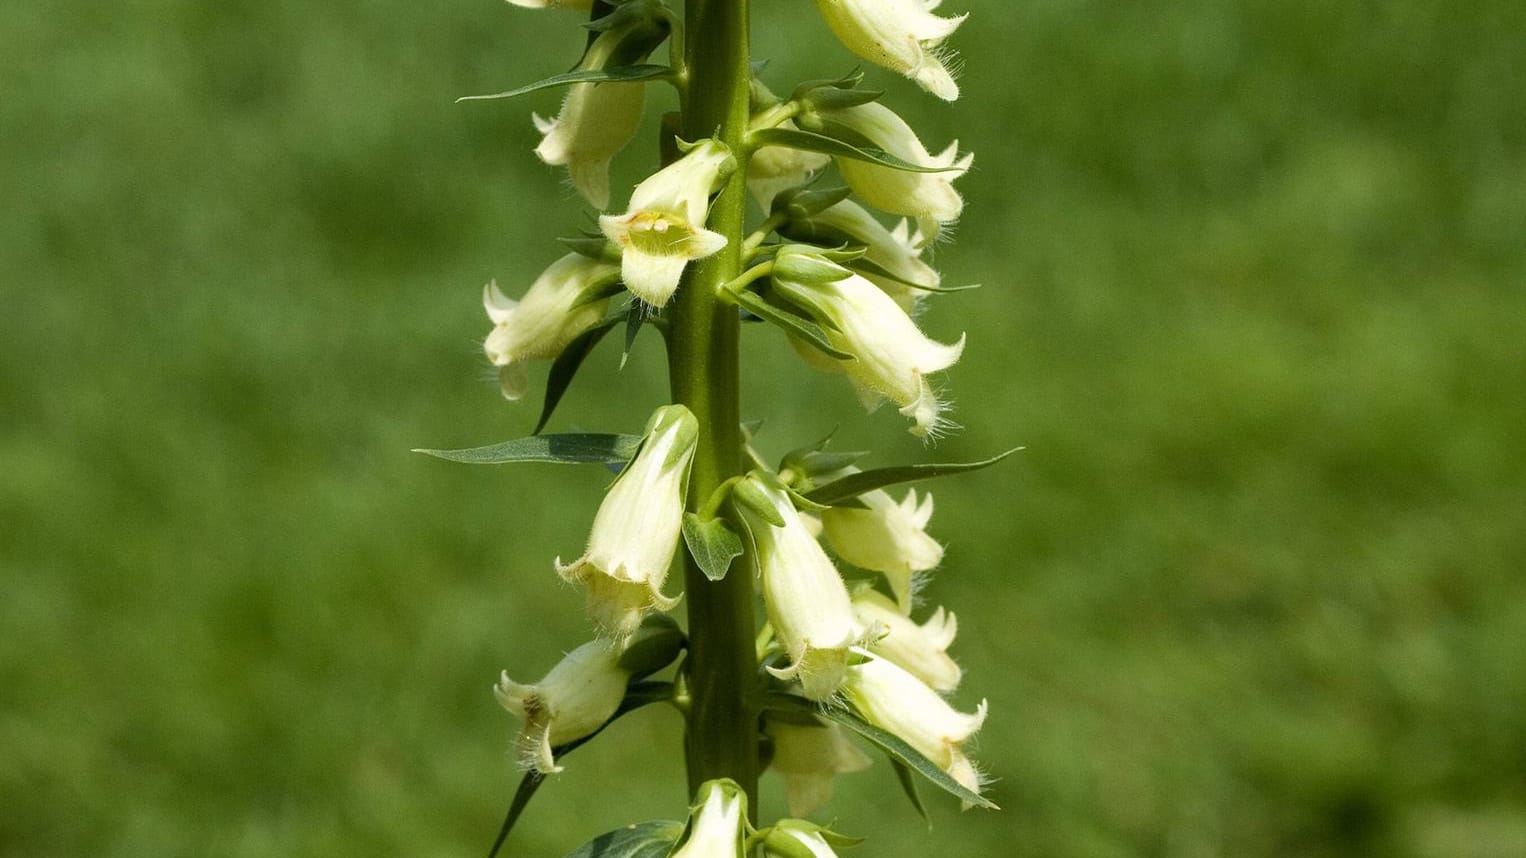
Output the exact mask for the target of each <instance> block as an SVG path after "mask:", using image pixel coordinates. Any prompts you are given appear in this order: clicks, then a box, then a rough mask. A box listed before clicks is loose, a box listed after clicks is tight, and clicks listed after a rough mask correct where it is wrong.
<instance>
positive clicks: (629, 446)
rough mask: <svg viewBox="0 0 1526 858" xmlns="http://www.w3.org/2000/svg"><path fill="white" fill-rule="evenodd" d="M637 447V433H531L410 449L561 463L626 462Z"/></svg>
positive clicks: (456, 458) (441, 455)
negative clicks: (462, 446) (461, 446)
mask: <svg viewBox="0 0 1526 858" xmlns="http://www.w3.org/2000/svg"><path fill="white" fill-rule="evenodd" d="M640 446H641V436H640V435H597V434H583V433H573V434H565V435H531V436H529V437H527V438H515V439H514V440H512V441H504V442H503V443H502V444H491V445H489V446H486V447H472V448H470V449H466V450H414V451H413V452H415V453H424V454H426V455H430V456H434V457H435V458H437V459H447V460H449V461H452V462H465V463H467V464H472V465H501V464H504V463H506V462H561V463H564V464H591V465H613V464H620V463H622V462H628V461H630V458H631V457H632V456H634V455H636V449H637V448H638V447H640Z"/></svg>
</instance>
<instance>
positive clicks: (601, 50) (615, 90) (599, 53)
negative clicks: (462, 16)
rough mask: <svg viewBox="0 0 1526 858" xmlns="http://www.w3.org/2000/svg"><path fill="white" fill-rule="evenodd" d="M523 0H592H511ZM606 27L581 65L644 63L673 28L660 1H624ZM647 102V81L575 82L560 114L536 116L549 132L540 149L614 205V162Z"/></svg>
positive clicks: (598, 199) (583, 1)
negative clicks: (611, 173) (611, 196)
mask: <svg viewBox="0 0 1526 858" xmlns="http://www.w3.org/2000/svg"><path fill="white" fill-rule="evenodd" d="M511 2H516V3H517V4H518V5H523V6H532V5H533V6H536V7H544V6H547V5H550V6H565V7H567V8H581V9H587V8H589V6H590V3H589V2H587V0H571V1H570V2H564V0H549V2H547V0H527V2H522V0H511ZM600 21H601V25H600V29H601V32H600V33H599V35H598V37H597V38H595V39H594V41H593V44H591V45H589V47H588V50H587V52H585V53H584V55H583V60H582V62H580V63H578V67H577V69H576V70H577V71H601V70H604V69H608V68H616V67H620V66H625V65H630V64H632V63H639V62H641V61H642V60H644V59H645V58H646V56H647V55H648V54H650V53H651V52H652V49H653V48H655V47H657V45H658V44H660V43H661V42H662V40H663V38H665V37H666V36H667V34H668V23H667V20H666V19H665V18H664V17H663V16H662V14H661V10H660V9H659V8H658V5H657V4H654V3H650V2H645V0H642V2H634V3H630V2H628V3H623V4H621V5H620V6H619V7H618V8H616V10H615V11H614V12H612V13H610V14H609V15H607V16H605V17H604V18H602V19H600ZM645 105H646V83H645V82H644V81H634V82H621V81H602V82H591V83H575V84H573V85H572V86H570V87H568V88H567V95H566V97H565V98H564V99H563V100H562V109H561V112H559V113H558V114H557V116H556V118H555V119H543V118H541V117H540V116H538V115H537V116H534V117H533V119H534V121H535V128H536V130H537V131H539V132H540V133H541V134H542V135H543V137H542V139H541V142H540V145H539V146H537V147H535V154H536V155H537V156H539V157H540V159H541V160H542V161H544V162H546V163H547V164H550V165H552V166H558V167H559V166H565V167H566V168H567V173H568V176H569V177H570V178H571V180H572V186H573V187H574V188H576V189H577V192H578V193H579V194H581V195H582V196H583V199H585V200H587V201H588V203H589V205H592V206H593V207H594V208H597V209H600V210H602V209H605V208H607V207H608V206H609V162H610V161H611V160H612V159H613V158H614V157H615V155H616V154H618V153H619V152H620V150H621V149H624V148H625V145H626V144H627V143H629V142H630V141H631V138H632V137H635V136H636V132H637V131H638V130H639V129H640V127H641V114H642V111H643V109H644V107H645Z"/></svg>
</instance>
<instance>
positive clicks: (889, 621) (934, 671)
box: [853, 589, 963, 693]
mask: <svg viewBox="0 0 1526 858" xmlns="http://www.w3.org/2000/svg"><path fill="white" fill-rule="evenodd" d="M853 612H854V613H855V614H856V615H857V616H858V619H859V622H860V623H862V624H863V629H864V634H866V635H867V636H868V638H867V639H868V642H867V643H866V644H865V645H864V646H865V647H866V648H867V649H868V650H869V651H870V652H872V653H874V654H875V655H877V656H879V657H881V658H885V659H889V660H890V661H893V662H895V663H896V664H897V665H899V666H900V667H901V668H903V669H904V670H905V671H906V672H907V673H909V674H911V675H912V676H915V677H916V678H918V679H920V680H922V681H923V682H925V683H927V686H928V687H929V688H931V689H932V690H934V691H939V692H943V693H948V692H950V691H953V690H954V689H956V688H958V687H959V679H960V677H961V676H962V675H963V673H962V671H961V670H960V669H959V665H958V663H957V662H955V661H954V660H953V659H952V658H950V657H949V655H948V648H949V645H950V644H952V643H953V642H954V635H955V634H957V633H958V631H959V624H958V622H957V621H956V620H955V619H954V615H953V614H951V613H949V612H947V611H945V610H943V609H942V608H937V609H936V610H934V611H933V614H932V616H931V617H928V619H927V622H925V623H922V624H921V625H918V624H917V623H916V622H915V621H913V620H912V619H911V617H908V616H907V615H905V614H904V613H902V612H901V609H900V608H899V607H898V606H897V605H896V604H895V603H894V602H892V601H890V600H889V599H887V598H885V597H884V596H882V595H880V594H879V593H876V592H875V591H873V590H868V589H865V590H862V591H860V592H858V593H855V594H854V596H853Z"/></svg>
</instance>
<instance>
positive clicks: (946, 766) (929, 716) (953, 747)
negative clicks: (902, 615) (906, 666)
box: [843, 656, 986, 792]
mask: <svg viewBox="0 0 1526 858" xmlns="http://www.w3.org/2000/svg"><path fill="white" fill-rule="evenodd" d="M843 694H844V696H845V697H847V699H848V703H849V704H850V705H852V707H853V708H854V710H856V711H857V712H858V714H859V715H860V716H862V717H863V719H864V720H865V721H868V722H869V723H870V724H873V725H874V726H876V727H879V728H880V729H882V730H887V731H889V732H891V733H894V734H895V735H897V736H899V737H900V738H901V740H902V741H904V742H905V743H906V744H908V745H910V746H911V747H912V748H914V749H915V750H916V751H917V752H918V753H920V754H921V755H922V756H924V757H926V758H928V759H929V760H931V761H932V762H933V764H934V765H936V766H938V768H940V769H943V771H945V772H947V773H948V774H949V776H950V777H952V778H953V779H954V780H956V781H958V782H959V783H960V784H962V785H963V786H964V787H966V788H967V789H969V790H970V791H972V792H980V786H981V783H980V774H979V772H977V771H976V769H975V766H974V764H973V763H971V762H970V760H969V758H968V757H967V756H965V753H964V743H965V742H967V741H968V740H969V739H970V737H971V736H973V735H975V733H976V731H978V730H979V729H980V725H981V724H983V723H984V722H985V720H986V702H985V701H984V700H982V701H981V702H980V706H979V707H978V708H977V709H976V710H975V712H974V713H973V714H969V715H966V714H965V713H963V712H958V711H955V709H954V708H953V707H952V706H949V705H948V703H947V701H945V700H944V699H943V698H942V697H940V696H938V692H936V691H934V690H932V689H931V688H929V687H928V686H927V684H926V683H924V682H923V681H922V680H920V679H918V678H916V677H915V676H912V675H911V674H910V673H907V672H906V671H905V670H903V669H902V668H900V667H898V666H896V664H895V663H894V662H892V661H890V660H889V659H885V658H877V657H874V656H869V657H868V659H867V660H865V661H864V662H862V663H860V664H855V665H854V666H853V667H850V668H848V678H847V681H846V682H844V683H843Z"/></svg>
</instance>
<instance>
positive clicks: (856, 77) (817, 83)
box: [790, 69, 864, 101]
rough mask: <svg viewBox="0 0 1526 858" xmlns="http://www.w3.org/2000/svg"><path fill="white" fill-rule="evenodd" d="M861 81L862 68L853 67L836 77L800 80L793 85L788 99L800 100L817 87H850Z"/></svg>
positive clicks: (862, 76) (807, 96) (862, 80)
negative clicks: (851, 69) (793, 87)
mask: <svg viewBox="0 0 1526 858" xmlns="http://www.w3.org/2000/svg"><path fill="white" fill-rule="evenodd" d="M863 82H864V71H863V69H854V70H853V71H850V72H848V73H847V74H845V75H843V76H842V77H837V78H817V79H815V80H807V81H801V82H800V83H799V84H797V85H796V86H795V90H794V92H791V93H790V100H791V101H801V100H803V99H806V98H809V97H810V95H811V93H813V92H815V91H816V90H818V89H852V88H854V87H856V86H858V85H859V84H861V83H863Z"/></svg>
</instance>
